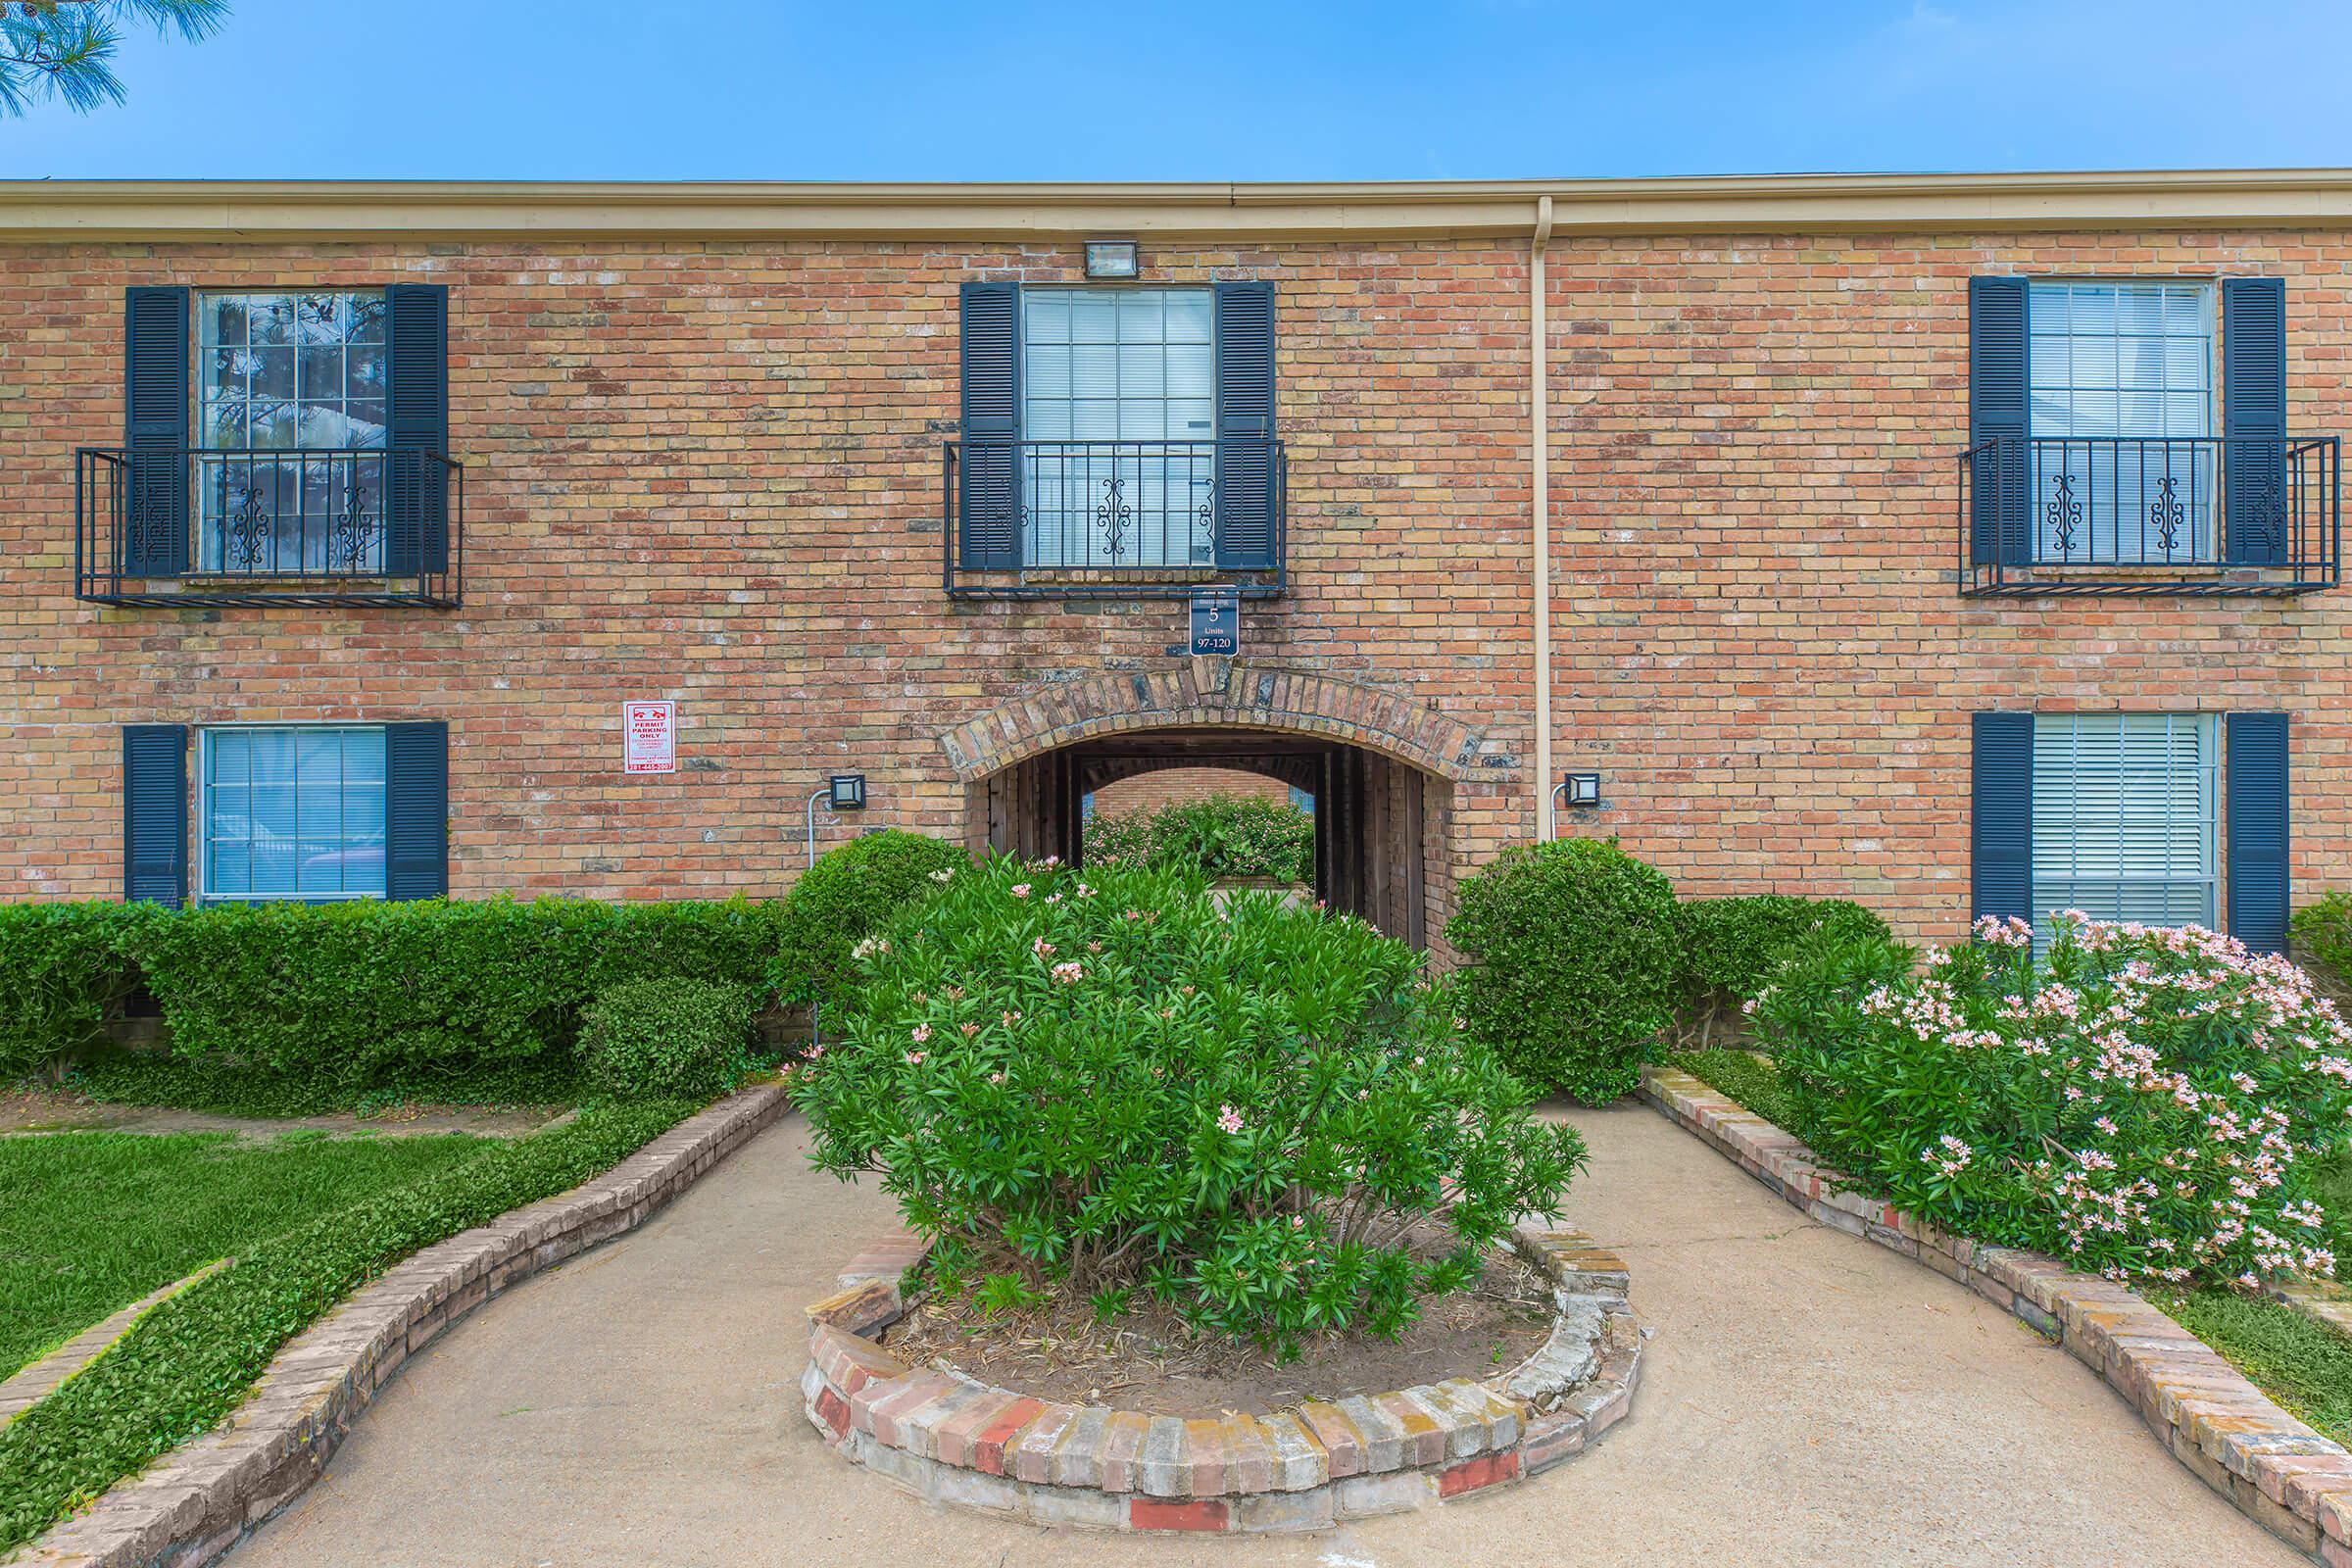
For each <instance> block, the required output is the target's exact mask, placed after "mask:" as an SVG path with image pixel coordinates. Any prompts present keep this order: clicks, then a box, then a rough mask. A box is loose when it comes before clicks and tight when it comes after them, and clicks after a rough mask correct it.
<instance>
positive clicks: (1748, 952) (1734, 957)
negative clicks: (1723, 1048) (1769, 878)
mask: <svg viewBox="0 0 2352 1568" xmlns="http://www.w3.org/2000/svg"><path fill="white" fill-rule="evenodd" d="M1677 915H1678V918H1679V921H1680V935H1679V943H1680V947H1681V951H1682V964H1683V1003H1682V1006H1683V1018H1682V1022H1683V1024H1684V1032H1685V1034H1686V1036H1688V1035H1691V1034H1692V1033H1695V1034H1696V1036H1697V1039H1696V1041H1695V1042H1694V1043H1695V1044H1696V1046H1697V1047H1698V1049H1700V1050H1704V1049H1706V1048H1707V1046H1708V1045H1710V1044H1712V1042H1713V1040H1714V1038H1715V1036H1716V1035H1717V1034H1718V1033H1719V1032H1727V1031H1728V1032H1737V1019H1738V1016H1739V1013H1740V1006H1741V1005H1742V1004H1743V1003H1745V1002H1746V1001H1747V999H1748V998H1750V997H1752V996H1754V995H1755V994H1756V993H1757V992H1758V991H1760V990H1762V989H1763V986H1764V983H1765V981H1766V980H1767V979H1768V978H1769V977H1770V976H1771V975H1772V973H1773V971H1774V970H1775V969H1777V968H1778V967H1779V966H1780V964H1781V962H1782V960H1783V959H1784V958H1786V957H1788V956H1789V955H1790V953H1791V951H1792V950H1793V949H1794V948H1795V947H1796V945H1797V944H1798V942H1799V941H1800V940H1801V939H1804V938H1807V937H1809V936H1813V935H1815V934H1817V933H1818V934H1821V935H1823V936H1825V937H1826V938H1827V939H1828V941H1829V942H1830V943H1832V944H1833V945H1835V944H1839V943H1842V942H1845V941H1849V940H1851V941H1865V942H1866V941H1878V942H1885V941H1887V940H1888V938H1889V933H1888V931H1887V922H1886V921H1884V920H1882V919H1880V918H1879V917H1878V916H1877V915H1876V914H1873V913H1872V912H1871V911H1870V910H1868V909H1866V908H1864V907H1862V906H1860V905H1859V904H1854V903H1850V902H1848V901H1847V900H1844V899H1800V898H1794V897H1791V896H1789V895H1787V894H1781V893H1762V894H1754V895H1750V896H1747V897H1742V898H1726V899H1692V900H1690V901H1689V902H1687V903H1685V904H1683V905H1682V906H1680V907H1679V908H1678V910H1677Z"/></svg>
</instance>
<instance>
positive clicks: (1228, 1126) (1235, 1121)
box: [1217, 1105, 1242, 1133]
mask: <svg viewBox="0 0 2352 1568" xmlns="http://www.w3.org/2000/svg"><path fill="white" fill-rule="evenodd" d="M1217 1126H1218V1127H1219V1128H1220V1129H1222V1130H1223V1131H1225V1132H1229V1133H1238V1132H1240V1131H1241V1130H1242V1113H1241V1112H1240V1111H1238V1110H1236V1109H1234V1108H1233V1107H1232V1106H1231V1105H1219V1106H1218V1107H1217Z"/></svg>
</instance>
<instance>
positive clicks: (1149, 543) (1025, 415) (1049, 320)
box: [1021, 288, 1217, 567]
mask: <svg viewBox="0 0 2352 1568" xmlns="http://www.w3.org/2000/svg"><path fill="white" fill-rule="evenodd" d="M1021 361H1022V363H1021V439H1022V441H1023V443H1024V446H1023V457H1022V462H1023V467H1024V472H1023V473H1022V476H1021V477H1022V483H1023V490H1024V493H1025V495H1026V497H1027V499H1028V516H1027V517H1026V518H1025V519H1024V527H1023V534H1024V537H1023V539H1022V559H1023V560H1024V561H1025V562H1026V563H1027V564H1030V565H1033V566H1045V567H1053V566H1099V565H1133V566H1189V565H1195V564H1214V563H1215V561H1216V517H1215V505H1214V500H1215V494H1216V449H1215V447H1214V445H1213V444H1212V443H1213V442H1214V440H1215V438H1216V430H1217V349H1216V310H1215V302H1214V300H1213V298H1212V296H1211V295H1210V293H1209V291H1208V290H1207V289H1204V288H1130V289H1102V288H1091V289H1046V288H1033V289H1024V290H1022V292H1021Z"/></svg>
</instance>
